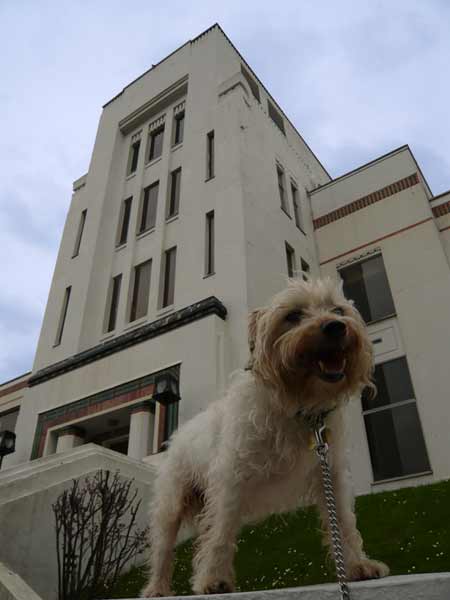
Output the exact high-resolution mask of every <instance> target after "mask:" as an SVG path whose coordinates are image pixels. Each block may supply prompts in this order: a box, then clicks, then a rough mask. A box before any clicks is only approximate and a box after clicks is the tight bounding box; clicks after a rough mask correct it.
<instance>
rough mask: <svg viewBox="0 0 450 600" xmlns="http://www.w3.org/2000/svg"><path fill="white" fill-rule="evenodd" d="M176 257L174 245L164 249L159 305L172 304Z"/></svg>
mask: <svg viewBox="0 0 450 600" xmlns="http://www.w3.org/2000/svg"><path fill="white" fill-rule="evenodd" d="M176 257H177V249H176V247H174V248H170V250H166V252H165V253H164V279H163V290H162V303H161V307H162V308H164V307H165V306H170V305H171V304H173V301H174V296H175V264H176Z"/></svg>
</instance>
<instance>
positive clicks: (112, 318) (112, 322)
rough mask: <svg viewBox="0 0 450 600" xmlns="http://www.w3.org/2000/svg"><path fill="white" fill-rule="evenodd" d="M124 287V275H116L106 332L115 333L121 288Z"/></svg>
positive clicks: (113, 281) (113, 282)
mask: <svg viewBox="0 0 450 600" xmlns="http://www.w3.org/2000/svg"><path fill="white" fill-rule="evenodd" d="M121 285H122V274H120V275H116V276H115V277H113V280H112V288H111V298H110V301H109V311H108V323H107V327H106V331H113V330H114V329H115V328H116V320H117V308H118V306H119V298H120V287H121Z"/></svg>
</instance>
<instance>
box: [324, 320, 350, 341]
mask: <svg viewBox="0 0 450 600" xmlns="http://www.w3.org/2000/svg"><path fill="white" fill-rule="evenodd" d="M320 329H321V330H322V332H323V333H324V334H325V335H326V336H327V337H330V338H335V339H336V338H340V337H344V335H345V334H346V332H347V327H346V326H345V323H343V322H342V321H325V322H324V323H322V325H321V326H320Z"/></svg>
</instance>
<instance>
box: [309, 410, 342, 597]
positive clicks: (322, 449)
mask: <svg viewBox="0 0 450 600" xmlns="http://www.w3.org/2000/svg"><path fill="white" fill-rule="evenodd" d="M324 431H325V425H324V418H323V416H322V417H321V418H320V419H319V420H318V421H317V422H316V424H315V427H314V436H315V439H316V447H315V450H316V453H317V456H318V457H319V461H320V467H321V469H322V481H323V489H324V492H325V500H326V504H327V511H328V519H329V521H330V530H331V540H332V543H333V554H334V562H335V564H336V575H337V579H338V583H339V588H340V591H341V600H350V590H349V588H348V585H347V577H346V574H345V563H344V553H343V550H342V540H341V531H340V529H339V523H338V518H337V511H336V498H335V495H334V489H333V480H332V478H331V471H330V465H329V463H328V444H327V442H326V440H324V437H323V434H324Z"/></svg>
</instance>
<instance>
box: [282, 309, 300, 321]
mask: <svg viewBox="0 0 450 600" xmlns="http://www.w3.org/2000/svg"><path fill="white" fill-rule="evenodd" d="M302 317H303V314H302V311H301V310H293V311H292V312H290V313H288V314H287V315H286V316H285V320H286V321H288V323H300V321H301V320H302Z"/></svg>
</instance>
